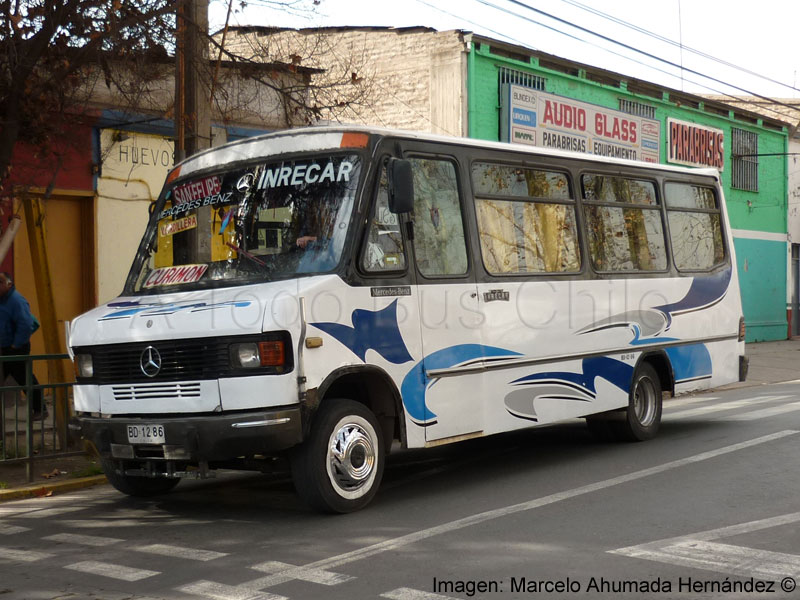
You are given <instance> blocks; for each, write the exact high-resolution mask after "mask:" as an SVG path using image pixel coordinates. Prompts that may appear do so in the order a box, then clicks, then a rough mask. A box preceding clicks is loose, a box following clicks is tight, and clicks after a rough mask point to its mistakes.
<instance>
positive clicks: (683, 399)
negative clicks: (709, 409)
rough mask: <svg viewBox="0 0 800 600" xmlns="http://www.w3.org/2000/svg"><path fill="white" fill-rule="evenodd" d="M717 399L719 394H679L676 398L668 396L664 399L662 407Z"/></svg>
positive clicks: (676, 406)
mask: <svg viewBox="0 0 800 600" xmlns="http://www.w3.org/2000/svg"><path fill="white" fill-rule="evenodd" d="M715 400H719V396H679V397H678V398H668V399H665V400H664V408H667V407H675V408H678V407H681V406H686V405H687V404H699V403H700V402H714V401H715Z"/></svg>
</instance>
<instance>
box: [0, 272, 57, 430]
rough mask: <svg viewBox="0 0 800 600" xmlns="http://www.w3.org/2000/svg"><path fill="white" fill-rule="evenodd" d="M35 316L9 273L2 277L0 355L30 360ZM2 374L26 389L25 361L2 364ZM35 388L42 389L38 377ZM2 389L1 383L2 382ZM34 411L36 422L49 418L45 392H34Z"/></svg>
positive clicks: (34, 377) (0, 289)
mask: <svg viewBox="0 0 800 600" xmlns="http://www.w3.org/2000/svg"><path fill="white" fill-rule="evenodd" d="M33 324H34V321H33V315H31V308H30V306H29V305H28V301H27V300H26V299H25V298H24V297H23V296H22V294H20V293H19V292H18V291H17V290H16V288H14V282H13V281H12V280H11V276H10V275H9V274H8V273H5V272H2V273H0V352H2V355H3V356H27V355H29V354H30V353H31V334H32V333H33V332H34V326H33ZM3 373H4V374H5V375H6V376H8V375H10V376H11V377H12V378H13V379H14V380H15V381H16V382H17V385H25V361H24V360H20V361H16V360H10V361H6V362H4V363H3ZM31 375H32V380H33V381H32V383H33V385H37V386H38V385H39V382H38V381H37V379H36V375H33V374H31ZM0 385H2V382H0ZM30 400H31V410H32V411H33V418H34V419H41V418H43V417H46V416H47V414H46V412H47V411H46V410H45V413H44V414H42V410H43V406H42V390H39V389H35V390H33V397H32V398H31V399H30Z"/></svg>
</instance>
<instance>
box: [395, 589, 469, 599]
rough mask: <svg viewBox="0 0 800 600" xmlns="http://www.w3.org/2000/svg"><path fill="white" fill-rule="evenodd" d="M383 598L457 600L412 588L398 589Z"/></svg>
mask: <svg viewBox="0 0 800 600" xmlns="http://www.w3.org/2000/svg"><path fill="white" fill-rule="evenodd" d="M381 598H389V600H457V599H456V598H452V597H451V596H442V595H441V594H434V593H433V592H422V591H420V590H415V589H412V588H397V589H396V590H392V591H390V592H386V593H383V594H381Z"/></svg>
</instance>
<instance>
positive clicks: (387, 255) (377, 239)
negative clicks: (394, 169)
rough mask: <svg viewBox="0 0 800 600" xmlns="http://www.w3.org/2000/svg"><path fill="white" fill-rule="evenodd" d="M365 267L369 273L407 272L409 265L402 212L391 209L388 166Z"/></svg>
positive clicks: (380, 186)
mask: <svg viewBox="0 0 800 600" xmlns="http://www.w3.org/2000/svg"><path fill="white" fill-rule="evenodd" d="M361 268H362V269H364V270H365V271H366V272H368V273H382V272H387V271H404V270H405V268H406V256H405V253H404V252H403V237H402V235H401V234H400V220H399V218H398V215H396V214H394V213H392V212H391V211H390V210H389V182H388V177H387V174H386V166H384V167H383V169H382V170H381V181H380V185H379V186H378V194H377V196H376V199H375V208H374V211H373V213H372V219H371V220H370V225H369V234H368V237H367V244H366V247H365V249H364V255H363V256H362V257H361Z"/></svg>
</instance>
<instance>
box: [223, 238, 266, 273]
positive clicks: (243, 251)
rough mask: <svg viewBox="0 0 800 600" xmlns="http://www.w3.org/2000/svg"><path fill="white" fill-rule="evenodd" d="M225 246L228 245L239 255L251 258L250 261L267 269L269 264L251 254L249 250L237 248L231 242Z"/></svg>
mask: <svg viewBox="0 0 800 600" xmlns="http://www.w3.org/2000/svg"><path fill="white" fill-rule="evenodd" d="M225 245H227V246H228V247H229V248H233V249H234V250H236V251H237V252H238V253H239V254H241V255H242V256H244V257H245V258H249V259H250V260H252V261H253V262H254V263H256V264H257V265H261V266H262V267H266V266H267V263H265V262H264V261H263V260H261V259H260V258H258V257H257V256H254V255H252V254H250V253H249V252H248V251H247V250H243V249H242V248H239V246H237V245H236V244H232V243H231V242H225Z"/></svg>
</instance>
